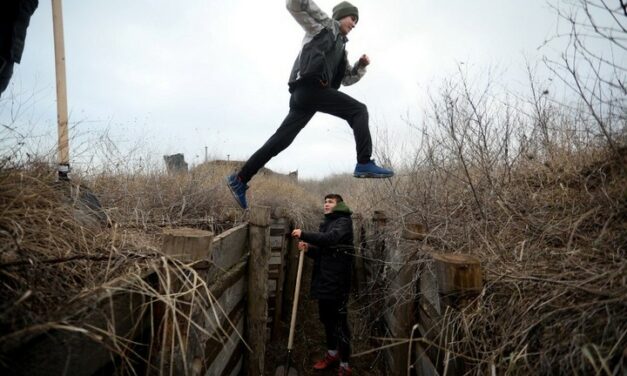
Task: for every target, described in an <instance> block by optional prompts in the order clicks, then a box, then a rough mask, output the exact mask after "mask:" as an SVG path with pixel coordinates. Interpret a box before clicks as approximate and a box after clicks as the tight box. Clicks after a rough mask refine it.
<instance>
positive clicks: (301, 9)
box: [227, 0, 394, 209]
mask: <svg viewBox="0 0 627 376" xmlns="http://www.w3.org/2000/svg"><path fill="white" fill-rule="evenodd" d="M287 10H288V11H289V12H290V13H291V14H292V16H293V17H294V18H295V19H296V21H297V22H298V23H299V24H300V25H301V26H302V27H303V29H305V37H304V39H303V43H302V49H301V51H300V53H299V54H298V57H297V58H296V61H295V62H294V66H293V68H292V73H291V75H290V79H289V82H288V85H289V91H290V93H291V94H292V95H291V97H290V111H289V113H288V114H287V117H286V118H285V120H283V123H282V124H281V126H280V127H279V129H277V130H276V132H275V133H274V134H273V135H272V136H271V137H270V138H269V139H268V141H266V143H265V144H264V145H263V146H262V147H261V148H260V149H259V150H257V151H256V152H255V153H254V154H253V155H252V156H251V157H250V159H248V161H247V162H246V163H245V164H244V166H242V168H241V170H240V171H239V172H237V173H235V174H233V175H230V176H229V177H227V182H228V186H229V188H230V189H231V192H232V193H233V197H235V200H237V203H238V204H239V205H240V206H241V207H242V208H243V209H246V208H247V207H248V205H247V203H246V190H247V189H248V185H247V183H248V181H250V179H252V177H253V176H254V175H255V174H256V173H257V171H259V169H261V167H263V166H264V165H265V164H266V163H267V162H268V161H269V160H270V159H272V158H273V157H274V156H276V155H277V154H279V153H280V152H281V151H283V150H284V149H285V148H287V147H288V146H289V145H290V144H291V143H292V141H294V138H296V135H298V133H299V132H300V131H301V130H302V129H303V128H304V127H305V125H307V123H308V122H309V120H311V118H312V117H313V116H314V114H315V113H316V112H318V111H320V112H324V113H327V114H330V115H333V116H337V117H339V118H342V119H344V120H346V121H347V122H348V124H349V125H350V127H351V128H352V129H353V134H354V136H355V144H356V149H357V165H356V166H355V171H354V172H353V176H355V177H358V178H388V177H391V176H393V175H394V172H393V171H392V170H389V169H386V168H382V167H379V166H377V165H376V164H375V163H374V160H372V159H371V157H372V139H371V137H370V130H369V128H368V109H367V108H366V105H364V104H363V103H361V102H358V101H357V100H355V99H353V98H352V97H350V96H349V95H347V94H344V93H342V92H340V91H338V89H339V87H340V85H345V86H347V85H352V84H354V83H355V82H357V81H359V80H360V79H361V77H363V76H364V74H366V66H368V64H370V59H369V58H368V56H367V55H362V56H361V57H360V58H359V60H358V61H357V62H356V63H355V64H354V65H352V66H351V65H350V64H349V63H348V58H347V54H346V50H345V45H346V42H348V39H347V37H346V36H347V35H348V34H349V33H350V32H351V30H353V29H354V28H355V26H356V25H357V22H358V21H359V11H358V10H357V7H355V6H354V5H352V4H351V3H349V2H347V1H343V2H341V3H339V4H338V5H336V6H335V7H334V8H333V18H329V16H328V15H327V14H326V13H324V12H323V11H322V10H321V9H320V8H319V7H318V6H317V5H316V4H315V3H314V2H313V1H312V0H287Z"/></svg>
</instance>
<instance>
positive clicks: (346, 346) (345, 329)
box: [337, 298, 351, 363]
mask: <svg viewBox="0 0 627 376" xmlns="http://www.w3.org/2000/svg"><path fill="white" fill-rule="evenodd" d="M347 302H348V298H346V299H345V300H341V301H338V305H337V307H338V311H337V312H338V320H337V321H338V322H337V331H338V332H337V341H338V350H339V353H340V360H341V361H342V362H344V363H348V361H349V359H350V357H351V331H350V327H349V326H348V309H347V307H346V305H347Z"/></svg>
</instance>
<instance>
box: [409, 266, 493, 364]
mask: <svg viewBox="0 0 627 376" xmlns="http://www.w3.org/2000/svg"><path fill="white" fill-rule="evenodd" d="M431 257H432V258H433V266H432V267H431V268H427V269H426V270H424V271H423V273H422V275H421V278H420V296H421V298H420V305H419V312H420V314H419V320H418V326H419V330H420V334H421V335H422V336H423V337H425V338H426V339H428V340H429V341H432V342H435V343H440V344H442V345H444V346H446V344H447V342H448V341H451V340H453V341H455V340H457V339H456V338H455V337H453V338H452V339H451V338H442V333H444V332H446V331H445V330H444V328H442V327H439V326H438V323H439V324H442V325H447V322H445V320H446V318H443V317H442V315H443V313H444V312H446V309H447V308H446V307H450V308H452V309H454V310H459V309H464V308H466V307H468V303H469V302H471V301H472V300H474V298H476V296H477V295H478V294H479V293H481V290H482V288H483V280H482V272H481V265H480V262H479V260H478V259H477V258H475V257H473V256H470V255H462V254H431ZM443 321H444V322H443ZM415 350H416V352H415V355H416V365H415V366H416V368H417V369H422V370H423V371H425V372H426V370H434V369H435V368H437V373H435V374H441V373H442V372H443V369H444V368H446V369H447V375H456V374H463V373H464V362H463V359H460V358H456V357H454V356H453V357H450V358H449V357H447V356H446V355H445V354H444V352H443V351H442V350H441V349H439V348H433V347H427V348H423V347H422V346H421V345H420V344H415ZM434 366H435V367H434ZM425 374H427V375H431V374H434V373H433V372H432V371H429V372H427V373H425Z"/></svg>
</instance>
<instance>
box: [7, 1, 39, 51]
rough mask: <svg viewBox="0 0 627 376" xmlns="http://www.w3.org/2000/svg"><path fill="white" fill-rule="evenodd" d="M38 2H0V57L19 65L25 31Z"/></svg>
mask: <svg viewBox="0 0 627 376" xmlns="http://www.w3.org/2000/svg"><path fill="white" fill-rule="evenodd" d="M37 5H39V1H38V0H0V57H2V58H3V59H4V60H6V61H7V62H16V63H19V62H20V60H21V59H22V52H23V51H24V42H25V40H26V29H27V28H28V24H29V22H30V17H31V16H32V15H33V13H34V12H35V9H37Z"/></svg>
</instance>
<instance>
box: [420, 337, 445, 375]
mask: <svg viewBox="0 0 627 376" xmlns="http://www.w3.org/2000/svg"><path fill="white" fill-rule="evenodd" d="M414 349H415V352H414V354H415V356H416V362H415V363H414V369H415V370H416V374H417V375H420V376H440V373H439V372H438V370H437V368H436V367H435V366H434V365H433V363H432V362H431V359H429V357H428V356H427V354H426V352H425V350H424V348H423V347H422V346H421V345H420V344H419V343H417V344H415V345H414Z"/></svg>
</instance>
